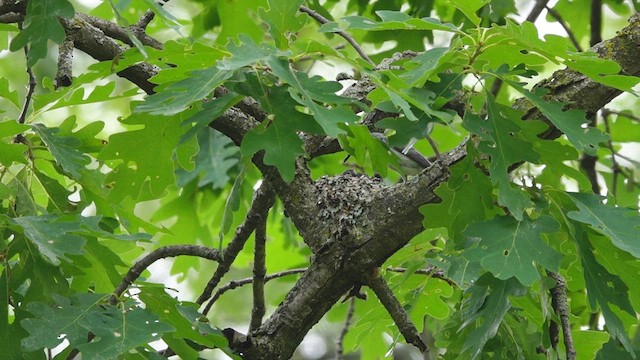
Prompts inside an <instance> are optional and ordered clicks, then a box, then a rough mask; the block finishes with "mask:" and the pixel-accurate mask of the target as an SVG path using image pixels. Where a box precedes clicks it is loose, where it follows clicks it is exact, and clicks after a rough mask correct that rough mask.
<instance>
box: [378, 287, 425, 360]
mask: <svg viewBox="0 0 640 360" xmlns="http://www.w3.org/2000/svg"><path fill="white" fill-rule="evenodd" d="M367 286H369V287H370V288H371V290H373V292H374V293H375V294H376V296H377V297H378V299H379V300H380V302H381V303H382V305H384V308H385V309H387V312H388V313H389V315H391V318H392V319H393V322H394V323H395V324H396V326H397V327H398V329H399V330H400V333H401V334H402V336H404V338H405V340H407V343H409V344H412V345H413V346H415V347H417V348H418V350H420V352H421V353H423V354H424V353H425V352H427V350H428V349H427V345H425V343H424V342H423V341H422V339H421V338H420V333H419V332H418V329H416V326H415V325H413V323H412V322H411V319H409V315H408V314H407V312H406V311H405V310H404V308H403V307H402V304H400V302H399V301H398V299H397V298H396V296H395V295H394V294H393V291H392V290H391V289H390V288H389V285H387V283H386V282H385V281H384V278H382V277H381V276H375V277H373V278H372V279H371V280H370V281H369V282H367Z"/></svg>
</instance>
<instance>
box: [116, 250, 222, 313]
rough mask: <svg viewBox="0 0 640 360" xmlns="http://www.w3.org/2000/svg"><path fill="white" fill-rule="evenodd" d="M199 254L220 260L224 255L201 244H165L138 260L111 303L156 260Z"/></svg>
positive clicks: (119, 286)
mask: <svg viewBox="0 0 640 360" xmlns="http://www.w3.org/2000/svg"><path fill="white" fill-rule="evenodd" d="M182 255H188V256H198V257H201V258H204V259H209V260H213V261H218V262H220V261H221V260H222V257H221V256H220V252H219V251H218V250H216V249H212V248H208V247H205V246H200V245H171V246H164V247H161V248H159V249H156V250H154V251H152V252H150V253H149V254H147V255H146V256H144V257H143V258H142V259H140V260H138V261H137V262H136V263H135V264H134V265H133V266H132V267H131V269H129V272H127V275H125V277H124V278H123V279H122V282H121V283H120V285H118V287H116V289H115V290H114V291H113V295H111V298H110V299H109V302H110V303H111V304H115V303H116V302H117V301H118V297H120V296H121V295H122V294H123V293H124V291H125V290H126V289H127V288H128V287H129V285H131V284H133V282H134V281H136V279H138V277H140V274H142V272H143V271H144V270H146V269H147V268H148V267H149V266H150V265H151V264H153V263H154V262H156V261H158V260H160V259H164V258H167V257H175V256H182Z"/></svg>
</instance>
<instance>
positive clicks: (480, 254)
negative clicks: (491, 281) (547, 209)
mask: <svg viewBox="0 0 640 360" xmlns="http://www.w3.org/2000/svg"><path fill="white" fill-rule="evenodd" d="M557 230H559V226H558V223H557V222H556V221H555V220H553V218H551V217H549V216H541V217H539V218H537V219H535V220H530V219H528V218H524V219H523V220H522V221H517V220H515V219H513V218H512V217H507V216H500V217H496V218H494V219H491V220H488V221H484V222H481V223H474V224H471V225H469V227H468V228H467V230H465V231H464V235H465V236H467V237H468V238H470V239H471V240H472V241H474V242H476V244H475V245H474V246H472V247H470V248H467V249H465V251H464V256H465V257H466V258H467V259H469V260H470V261H480V264H481V265H482V267H483V268H485V269H487V270H489V271H491V272H492V273H493V274H494V275H495V276H496V277H497V278H499V279H503V280H506V279H508V278H510V277H512V276H514V277H516V278H517V279H518V280H519V281H520V282H521V283H522V284H523V285H526V286H531V285H532V284H533V282H534V281H536V280H538V279H539V278H540V274H539V273H538V269H537V267H536V266H537V265H538V264H539V265H542V266H544V267H545V268H546V269H548V270H551V271H556V270H557V269H558V264H559V263H560V259H561V255H560V254H558V253H557V252H555V251H554V250H553V249H552V248H550V247H549V246H548V245H547V244H545V242H544V241H542V238H541V236H542V234H543V233H551V232H555V231H557Z"/></svg>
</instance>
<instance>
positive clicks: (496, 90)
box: [491, 0, 549, 96]
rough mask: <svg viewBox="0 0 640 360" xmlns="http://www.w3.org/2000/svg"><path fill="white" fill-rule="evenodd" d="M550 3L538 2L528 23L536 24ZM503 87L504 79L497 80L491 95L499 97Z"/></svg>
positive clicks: (545, 0)
mask: <svg viewBox="0 0 640 360" xmlns="http://www.w3.org/2000/svg"><path fill="white" fill-rule="evenodd" d="M548 2H549V0H536V4H535V5H534V6H533V9H531V12H530V13H529V16H527V20H526V21H529V22H532V23H535V22H536V20H538V17H539V16H540V13H541V12H542V10H544V8H545V7H546V6H547V3H548ZM501 87H502V79H499V78H497V79H495V80H494V82H493V85H491V94H493V96H498V93H499V92H500V88H501Z"/></svg>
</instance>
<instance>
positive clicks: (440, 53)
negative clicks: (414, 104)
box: [400, 48, 458, 87]
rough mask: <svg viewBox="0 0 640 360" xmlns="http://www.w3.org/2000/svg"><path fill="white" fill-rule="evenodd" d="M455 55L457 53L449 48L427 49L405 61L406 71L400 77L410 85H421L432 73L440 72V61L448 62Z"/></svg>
mask: <svg viewBox="0 0 640 360" xmlns="http://www.w3.org/2000/svg"><path fill="white" fill-rule="evenodd" d="M456 56H458V53H456V52H455V51H453V50H451V48H434V49H429V50H427V51H425V52H423V53H421V54H418V56H416V57H414V58H412V59H411V60H409V61H407V62H406V64H405V67H406V68H407V71H405V72H403V73H402V74H401V75H400V78H401V79H402V80H404V81H406V82H407V84H408V85H410V86H414V87H421V86H423V85H424V84H425V82H426V81H427V80H429V79H430V78H431V77H432V76H433V75H436V74H438V73H439V72H441V69H440V67H441V64H442V63H450V62H452V60H453V59H454V58H455V57H456Z"/></svg>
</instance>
